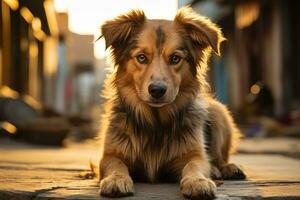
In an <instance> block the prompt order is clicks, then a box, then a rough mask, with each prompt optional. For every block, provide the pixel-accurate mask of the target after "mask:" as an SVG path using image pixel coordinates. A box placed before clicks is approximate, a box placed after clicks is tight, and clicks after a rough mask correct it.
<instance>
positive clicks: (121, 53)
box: [99, 7, 246, 199]
mask: <svg viewBox="0 0 300 200" xmlns="http://www.w3.org/2000/svg"><path fill="white" fill-rule="evenodd" d="M101 31H102V36H101V37H104V39H105V42H106V48H109V49H110V50H111V58H112V62H113V64H114V66H115V67H114V71H113V73H111V74H110V76H109V77H108V78H107V80H106V81H105V84H104V85H105V89H104V92H103V95H104V96H105V97H106V101H105V103H104V114H103V116H102V127H101V131H100V134H99V136H100V143H101V159H100V167H99V174H100V194H101V195H103V196H108V197H122V196H128V195H133V193H134V185H133V180H134V181H138V182H139V181H141V182H144V181H147V182H174V181H175V182H176V181H177V182H180V189H181V193H182V194H183V196H184V197H186V198H191V199H213V198H214V197H215V194H216V185H215V183H214V182H213V181H212V179H211V178H214V179H245V178H246V175H245V173H244V172H243V171H242V170H241V169H240V168H239V167H238V166H237V165H235V164H232V163H229V156H230V154H231V152H233V150H234V149H235V147H236V144H237V141H238V140H239V137H240V131H239V130H238V128H237V127H236V125H235V123H234V121H233V118H232V116H231V114H230V113H229V111H228V110H227V108H226V107H225V106H224V105H222V104H221V103H219V102H218V101H217V100H215V99H214V98H213V96H212V95H211V92H210V89H209V84H208V82H207V81H206V73H207V62H208V59H209V57H210V55H211V53H212V52H214V53H216V54H217V55H220V43H221V42H222V41H224V40H225V38H224V37H223V34H222V32H221V30H220V28H219V27H218V26H217V25H216V24H214V23H213V22H211V21H210V20H209V19H208V18H205V17H203V16H200V15H198V14H197V13H196V12H194V11H193V10H192V9H191V8H190V7H184V8H182V9H180V10H179V11H178V12H177V14H176V16H175V18H174V20H173V21H169V20H156V19H153V20H149V19H147V18H146V16H145V14H144V13H143V11H141V10H132V11H130V12H128V13H126V14H123V15H120V16H118V17H116V18H114V19H112V20H108V21H106V22H105V23H104V24H103V25H102V27H101Z"/></svg>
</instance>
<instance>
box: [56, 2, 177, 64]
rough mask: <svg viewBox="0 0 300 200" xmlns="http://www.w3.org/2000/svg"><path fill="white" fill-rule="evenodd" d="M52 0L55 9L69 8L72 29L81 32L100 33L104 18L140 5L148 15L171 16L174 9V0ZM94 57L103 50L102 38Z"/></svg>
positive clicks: (65, 10) (100, 54) (64, 10)
mask: <svg viewBox="0 0 300 200" xmlns="http://www.w3.org/2000/svg"><path fill="white" fill-rule="evenodd" d="M82 2H83V1H82V0H72V1H68V0H55V8H56V10H57V11H58V12H68V14H69V24H68V27H69V29H70V31H71V32H74V33H77V34H82V35H93V34H94V35H95V37H97V36H98V35H99V27H100V25H101V24H102V23H103V22H104V21H105V20H107V19H110V18H113V17H115V16H116V15H119V14H120V13H123V12H126V11H128V10H130V9H143V10H144V12H145V13H146V15H147V17H148V18H164V19H172V18H173V17H174V15H175V12H176V10H177V6H178V5H177V1H176V0H164V1H161V0H152V1H140V0H112V1H95V0H85V1H84V4H83V3H82ZM94 54H95V57H96V58H98V59H101V58H103V57H104V56H105V54H104V42H103V41H99V42H97V43H95V47H94Z"/></svg>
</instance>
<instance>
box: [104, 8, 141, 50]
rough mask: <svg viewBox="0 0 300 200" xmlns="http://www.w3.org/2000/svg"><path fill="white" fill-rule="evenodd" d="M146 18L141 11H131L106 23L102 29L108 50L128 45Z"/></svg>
mask: <svg viewBox="0 0 300 200" xmlns="http://www.w3.org/2000/svg"><path fill="white" fill-rule="evenodd" d="M145 20H146V16H145V14H144V12H143V11H141V10H131V11H130V12H128V13H127V14H123V15H120V16H118V17H116V18H114V19H112V20H109V21H106V22H105V23H104V24H103V25H102V27H101V32H102V35H101V36H100V37H104V39H105V44H106V48H108V47H110V46H112V47H113V48H114V47H116V46H117V45H118V44H126V42H127V41H128V40H129V38H130V37H131V36H133V35H134V33H136V32H137V30H138V29H139V28H140V27H141V26H142V25H143V23H144V22H145Z"/></svg>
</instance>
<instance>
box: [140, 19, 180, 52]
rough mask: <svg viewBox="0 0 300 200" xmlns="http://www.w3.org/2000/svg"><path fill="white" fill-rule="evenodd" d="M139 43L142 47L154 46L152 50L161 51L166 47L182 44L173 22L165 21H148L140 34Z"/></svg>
mask: <svg viewBox="0 0 300 200" xmlns="http://www.w3.org/2000/svg"><path fill="white" fill-rule="evenodd" d="M139 42H140V43H142V45H147V46H152V47H150V48H152V49H154V48H155V49H158V50H159V51H161V50H162V49H163V48H165V46H170V45H171V46H173V45H176V43H179V42H180V37H179V34H178V32H177V31H176V27H175V25H174V23H173V21H170V20H163V19H150V20H147V21H146V23H145V25H144V27H143V29H142V30H141V32H140V36H139Z"/></svg>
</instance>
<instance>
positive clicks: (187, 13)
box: [101, 7, 224, 107]
mask: <svg viewBox="0 0 300 200" xmlns="http://www.w3.org/2000/svg"><path fill="white" fill-rule="evenodd" d="M101 29H102V35H103V37H104V38H105V41H106V48H108V47H110V48H111V55H112V58H113V61H114V63H115V65H116V67H117V74H116V79H115V84H116V87H120V88H118V90H119V92H121V93H123V94H122V96H124V97H125V98H126V100H127V101H130V102H129V103H132V102H137V101H142V102H143V103H146V104H148V105H149V106H151V107H162V106H164V105H167V104H172V103H173V102H176V100H177V101H178V96H181V97H182V98H188V97H187V96H189V97H195V96H196V93H197V92H199V89H200V88H201V82H204V80H201V77H200V76H201V73H202V75H203V72H205V69H206V60H207V57H208V56H209V54H210V52H211V50H213V51H214V52H215V53H216V54H219V46H220V42H221V41H223V40H224V38H223V36H222V33H221V31H220V29H219V28H218V26H217V25H215V24H213V23H212V22H211V21H210V20H209V19H207V18H205V17H202V16H200V15H198V14H196V13H195V12H194V11H193V10H192V9H191V8H189V7H186V8H183V9H180V10H179V11H178V13H177V14H176V16H175V19H174V20H173V21H168V20H149V19H147V18H146V17H145V15H144V13H143V12H142V11H139V10H133V11H130V12H129V13H127V14H125V15H121V16H119V17H117V18H115V19H113V20H110V21H106V22H105V23H104V25H103V26H102V28H101ZM199 75H200V76H199ZM179 94H181V95H179Z"/></svg>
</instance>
